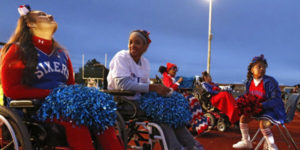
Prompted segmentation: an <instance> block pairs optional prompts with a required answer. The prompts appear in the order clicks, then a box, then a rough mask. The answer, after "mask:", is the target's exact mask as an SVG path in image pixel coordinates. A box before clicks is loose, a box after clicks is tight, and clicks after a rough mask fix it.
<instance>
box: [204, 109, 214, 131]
mask: <svg viewBox="0 0 300 150" xmlns="http://www.w3.org/2000/svg"><path fill="white" fill-rule="evenodd" d="M203 116H204V117H206V118H208V119H209V123H210V125H209V126H208V129H209V130H211V129H212V128H213V127H214V126H215V124H216V118H215V116H214V115H212V114H211V113H205V114H204V115H203Z"/></svg>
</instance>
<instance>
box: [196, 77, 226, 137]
mask: <svg viewBox="0 0 300 150" xmlns="http://www.w3.org/2000/svg"><path fill="white" fill-rule="evenodd" d="M193 86H194V87H193V92H192V93H193V95H194V96H195V97H196V98H197V99H198V100H199V102H200V104H201V106H202V109H203V111H204V116H205V117H207V118H208V119H209V122H210V125H209V127H208V128H209V129H210V130H211V129H213V128H214V127H216V128H217V130H218V131H221V132H225V131H226V130H227V129H228V128H229V127H230V126H231V123H230V121H229V118H228V117H227V116H226V115H225V114H224V113H222V112H221V111H220V110H218V109H217V108H215V107H213V106H212V104H211V102H210V99H211V97H212V95H211V94H210V93H209V92H207V91H206V90H205V89H204V88H203V87H202V85H201V81H195V82H194V84H193Z"/></svg>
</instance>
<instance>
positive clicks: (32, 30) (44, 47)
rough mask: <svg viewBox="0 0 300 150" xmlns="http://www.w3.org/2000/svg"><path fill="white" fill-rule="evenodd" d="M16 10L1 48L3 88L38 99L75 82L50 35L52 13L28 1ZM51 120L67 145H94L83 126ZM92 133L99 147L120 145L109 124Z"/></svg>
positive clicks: (8, 93)
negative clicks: (32, 6) (15, 19)
mask: <svg viewBox="0 0 300 150" xmlns="http://www.w3.org/2000/svg"><path fill="white" fill-rule="evenodd" d="M18 10H19V13H20V15H21V16H20V18H19V20H18V24H17V27H16V29H15V32H14V34H13V35H12V37H11V38H10V39H9V41H8V44H6V45H5V46H4V47H3V49H2V60H1V83H2V87H3V92H4V94H5V95H6V96H7V97H9V98H11V99H15V100H18V99H41V100H42V99H45V97H47V96H48V95H49V93H50V92H51V90H53V89H55V88H57V87H59V86H60V85H72V84H74V83H75V81H74V76H73V68H72V63H71V60H70V57H69V55H68V53H67V50H66V49H64V48H63V47H62V46H60V45H59V43H58V42H56V41H55V40H54V38H53V35H54V33H55V31H56V29H57V23H56V21H55V20H54V18H53V16H52V15H49V14H47V13H45V12H43V11H37V10H34V11H31V10H30V7H29V6H28V5H22V6H20V8H19V9H18ZM53 121H54V122H55V123H57V124H60V125H62V126H64V127H65V131H66V136H67V141H68V144H69V146H70V148H72V149H73V150H83V149H85V150H92V149H94V146H93V143H92V139H91V135H90V131H89V129H88V128H87V127H85V126H81V127H76V126H74V124H72V123H70V122H68V121H62V120H60V118H57V119H54V120H53ZM95 134H96V133H95ZM95 136H96V137H97V139H98V141H99V143H100V144H101V146H102V148H103V149H106V150H108V149H124V148H123V145H121V143H120V141H119V140H118V138H117V137H116V134H115V131H114V128H113V127H109V128H108V129H107V130H105V131H103V133H102V134H97V135H95Z"/></svg>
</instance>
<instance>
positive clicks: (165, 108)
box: [140, 92, 192, 128]
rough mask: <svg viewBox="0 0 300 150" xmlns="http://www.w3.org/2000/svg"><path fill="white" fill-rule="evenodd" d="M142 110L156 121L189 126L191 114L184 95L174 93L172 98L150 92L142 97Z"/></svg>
mask: <svg viewBox="0 0 300 150" xmlns="http://www.w3.org/2000/svg"><path fill="white" fill-rule="evenodd" d="M140 108H141V109H142V110H143V111H144V112H145V113H146V115H147V116H148V117H151V118H152V119H153V120H154V121H157V122H159V123H164V124H168V125H170V126H172V127H175V128H176V127H180V126H184V125H186V124H189V122H190V120H191V116H192V114H191V112H190V110H189V103H188V101H187V100H186V99H185V98H184V97H183V95H182V94H180V93H177V92H173V93H172V95H171V96H169V97H164V96H159V95H158V94H157V93H155V92H150V93H147V94H145V95H143V96H142V98H141V103H140Z"/></svg>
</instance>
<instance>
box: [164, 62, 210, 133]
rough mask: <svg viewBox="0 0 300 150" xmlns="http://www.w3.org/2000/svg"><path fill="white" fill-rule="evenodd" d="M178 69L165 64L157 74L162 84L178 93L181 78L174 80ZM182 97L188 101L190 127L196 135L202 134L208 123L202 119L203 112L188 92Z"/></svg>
mask: <svg viewBox="0 0 300 150" xmlns="http://www.w3.org/2000/svg"><path fill="white" fill-rule="evenodd" d="M177 71H178V68H177V66H176V65H175V64H172V63H167V66H166V67H165V66H160V67H159V72H160V73H161V74H162V75H163V77H162V82H163V84H164V85H165V86H166V87H168V88H171V89H172V90H174V91H178V90H179V89H178V87H179V85H180V83H181V82H182V81H183V78H182V77H180V78H179V79H178V80H177V81H176V80H175V76H176V73H177ZM183 95H184V97H185V98H186V99H188V100H189V105H190V110H191V112H192V120H191V125H192V126H193V127H194V128H195V129H196V131H197V133H198V134H200V133H203V132H204V131H205V130H206V129H207V128H208V122H207V119H206V118H205V117H203V112H202V108H201V104H200V103H199V100H198V99H197V98H196V97H194V96H193V95H192V94H190V93H188V92H184V93H183Z"/></svg>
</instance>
